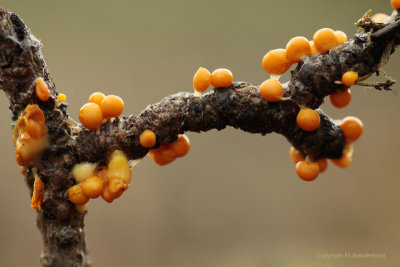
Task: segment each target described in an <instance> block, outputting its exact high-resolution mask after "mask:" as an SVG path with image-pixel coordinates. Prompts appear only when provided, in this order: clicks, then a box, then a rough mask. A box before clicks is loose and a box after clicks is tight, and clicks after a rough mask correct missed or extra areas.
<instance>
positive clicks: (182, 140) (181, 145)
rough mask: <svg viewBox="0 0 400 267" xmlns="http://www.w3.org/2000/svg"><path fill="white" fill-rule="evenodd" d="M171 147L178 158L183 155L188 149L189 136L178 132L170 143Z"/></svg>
mask: <svg viewBox="0 0 400 267" xmlns="http://www.w3.org/2000/svg"><path fill="white" fill-rule="evenodd" d="M171 148H172V150H173V151H174V153H175V156H176V157H178V158H179V157H183V156H185V155H186V154H187V153H188V152H189V150H190V141H189V138H188V137H187V136H186V135H184V134H180V135H179V136H178V140H176V141H175V142H173V143H172V144H171Z"/></svg>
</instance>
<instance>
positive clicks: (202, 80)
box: [193, 67, 211, 93]
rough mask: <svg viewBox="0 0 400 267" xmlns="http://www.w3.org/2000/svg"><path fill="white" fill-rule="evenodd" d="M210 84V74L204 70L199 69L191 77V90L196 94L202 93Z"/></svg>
mask: <svg viewBox="0 0 400 267" xmlns="http://www.w3.org/2000/svg"><path fill="white" fill-rule="evenodd" d="M210 84H211V74H210V72H209V71H208V70H207V69H205V68H202V67H200V68H199V69H198V70H197V71H196V73H195V74H194V77H193V88H194V90H196V92H199V93H202V92H204V91H205V90H207V88H208V87H209V86H210Z"/></svg>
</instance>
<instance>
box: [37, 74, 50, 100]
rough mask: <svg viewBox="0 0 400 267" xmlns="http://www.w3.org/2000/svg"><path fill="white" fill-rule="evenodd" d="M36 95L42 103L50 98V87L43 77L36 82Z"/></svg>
mask: <svg viewBox="0 0 400 267" xmlns="http://www.w3.org/2000/svg"><path fill="white" fill-rule="evenodd" d="M36 95H37V97H38V98H39V99H40V100H42V101H47V100H48V99H49V97H50V90H49V87H48V86H47V83H46V82H45V81H44V80H43V78H42V77H40V78H38V79H37V81H36Z"/></svg>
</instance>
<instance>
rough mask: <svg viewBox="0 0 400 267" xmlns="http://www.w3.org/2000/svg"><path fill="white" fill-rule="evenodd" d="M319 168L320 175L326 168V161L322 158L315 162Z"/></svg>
mask: <svg viewBox="0 0 400 267" xmlns="http://www.w3.org/2000/svg"><path fill="white" fill-rule="evenodd" d="M315 162H316V163H317V164H318V167H319V173H322V172H324V171H325V170H326V168H328V161H327V160H326V159H324V158H322V159H319V160H317V161H315Z"/></svg>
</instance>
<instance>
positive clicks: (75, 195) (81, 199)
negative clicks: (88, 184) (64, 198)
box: [68, 184, 89, 205]
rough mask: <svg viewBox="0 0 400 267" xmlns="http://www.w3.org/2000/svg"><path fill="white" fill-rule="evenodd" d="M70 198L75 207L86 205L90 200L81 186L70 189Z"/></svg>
mask: <svg viewBox="0 0 400 267" xmlns="http://www.w3.org/2000/svg"><path fill="white" fill-rule="evenodd" d="M68 198H69V200H70V201H71V202H72V203H74V204H75V205H84V204H86V203H87V202H88V201H89V198H88V197H87V196H86V195H85V194H84V193H83V190H82V187H81V186H80V185H78V184H77V185H73V186H71V187H70V188H69V189H68Z"/></svg>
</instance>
